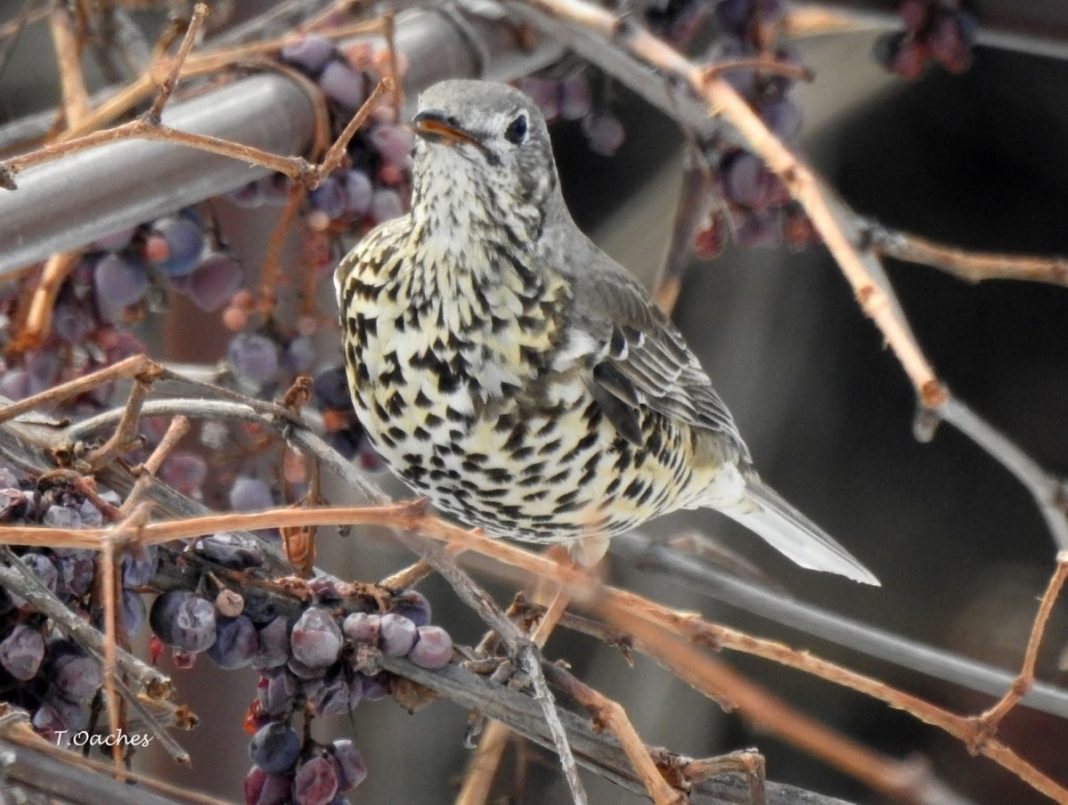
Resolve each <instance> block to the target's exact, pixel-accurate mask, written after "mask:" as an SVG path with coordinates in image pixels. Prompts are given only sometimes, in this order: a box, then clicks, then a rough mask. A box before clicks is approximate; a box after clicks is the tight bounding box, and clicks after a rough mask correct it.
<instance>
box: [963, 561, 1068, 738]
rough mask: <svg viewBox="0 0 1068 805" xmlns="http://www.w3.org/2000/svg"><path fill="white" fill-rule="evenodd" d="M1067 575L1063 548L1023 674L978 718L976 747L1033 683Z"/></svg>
mask: <svg viewBox="0 0 1068 805" xmlns="http://www.w3.org/2000/svg"><path fill="white" fill-rule="evenodd" d="M1066 577H1068V551H1061V552H1060V554H1058V556H1057V567H1056V569H1055V570H1054V571H1053V575H1052V576H1051V577H1050V580H1049V585H1048V586H1047V587H1046V592H1045V593H1043V594H1042V600H1041V602H1040V603H1039V607H1038V612H1037V613H1036V614H1035V621H1034V624H1032V626H1031V635H1030V636H1029V637H1028V639H1027V649H1026V651H1025V652H1024V659H1023V665H1022V666H1021V668H1020V674H1019V676H1017V677H1016V681H1015V682H1013V684H1012V686H1011V687H1010V688H1009V689H1008V690H1007V691H1006V692H1005V695H1004V696H1002V697H1001V699H1000V700H999V701H998V702H997V703H996V704H995V705H994V706H993V707H991V708H990V709H988V710H986V711H984V712H983V713H982V714H981V715H979V716H977V717H976V734H975V736H974V738H973V739H972V741H971V746H972V749H973V750H975V749H976V748H978V747H979V746H980V745H981V744H982V743H983V742H984V741H986V740H987V739H988V738H989V737H990V736H992V735H994V734H995V733H996V732H997V729H998V725H999V724H1000V723H1001V721H1002V719H1003V718H1005V716H1007V715H1008V714H1009V713H1010V712H1011V711H1012V709H1013V708H1014V707H1016V705H1017V704H1019V702H1020V700H1021V699H1022V698H1023V697H1024V694H1026V693H1027V692H1028V691H1029V690H1030V689H1031V686H1032V685H1034V683H1035V663H1036V662H1037V661H1038V649H1039V647H1040V646H1041V645H1042V636H1043V635H1044V634H1045V632H1046V624H1047V623H1048V622H1049V616H1050V613H1052V612H1053V605H1054V604H1055V603H1056V601H1057V596H1059V595H1060V593H1061V588H1062V587H1064V580H1065V578H1066Z"/></svg>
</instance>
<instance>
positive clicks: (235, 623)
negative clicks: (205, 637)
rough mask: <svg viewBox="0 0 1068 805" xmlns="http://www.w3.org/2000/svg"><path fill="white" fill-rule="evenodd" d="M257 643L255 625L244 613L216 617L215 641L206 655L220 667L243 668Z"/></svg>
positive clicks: (249, 660)
mask: <svg viewBox="0 0 1068 805" xmlns="http://www.w3.org/2000/svg"><path fill="white" fill-rule="evenodd" d="M259 645H260V641H259V635H258V634H257V633H256V627H255V626H253V625H252V621H250V620H249V619H248V618H246V617H245V616H244V615H238V616H237V617H236V618H218V619H217V627H216V638H215V642H214V643H212V644H211V647H210V648H209V649H208V656H209V657H211V658H212V659H213V660H214V661H215V664H216V665H218V666H219V667H220V668H244V667H245V666H246V665H248V664H249V663H251V662H252V658H253V657H254V656H256V650H257V649H258V648H259Z"/></svg>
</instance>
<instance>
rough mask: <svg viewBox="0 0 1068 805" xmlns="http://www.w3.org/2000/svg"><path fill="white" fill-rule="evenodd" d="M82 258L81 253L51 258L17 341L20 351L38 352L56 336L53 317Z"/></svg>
mask: <svg viewBox="0 0 1068 805" xmlns="http://www.w3.org/2000/svg"><path fill="white" fill-rule="evenodd" d="M81 256H82V253H81V251H80V250H79V251H73V252H60V253H59V254H53V255H52V256H51V257H49V258H48V261H47V262H46V263H45V266H44V270H43V271H42V272H41V281H40V282H39V283H38V284H37V287H36V288H35V289H34V291H33V298H32V299H31V301H30V310H29V312H28V313H27V314H26V322H25V325H24V326H23V328H22V332H20V333H19V335H18V337H17V339H16V348H17V349H19V350H26V349H36V348H37V347H39V346H41V344H42V343H44V341H45V340H46V339H47V338H48V336H49V335H50V334H51V333H52V314H53V312H54V311H55V307H56V297H57V296H58V295H59V289H60V288H62V287H63V283H64V282H66V280H67V277H69V276H70V272H71V271H73V270H74V267H75V266H76V265H78V261H79V260H80V259H81Z"/></svg>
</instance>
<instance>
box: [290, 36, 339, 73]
mask: <svg viewBox="0 0 1068 805" xmlns="http://www.w3.org/2000/svg"><path fill="white" fill-rule="evenodd" d="M335 53H337V48H336V47H334V43H333V42H331V41H330V40H329V39H324V38H323V37H321V36H314V35H313V36H305V37H301V38H300V39H298V40H296V41H295V42H291V43H290V44H288V45H286V46H285V47H283V48H282V51H281V56H282V59H283V60H284V61H287V62H289V63H290V64H295V65H296V66H297V67H300V68H301V69H302V70H306V71H307V72H309V73H317V72H319V71H320V70H322V69H323V67H325V66H326V63H327V62H328V61H330V60H331V59H332V58H334V54H335Z"/></svg>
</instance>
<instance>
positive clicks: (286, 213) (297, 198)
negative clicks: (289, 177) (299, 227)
mask: <svg viewBox="0 0 1068 805" xmlns="http://www.w3.org/2000/svg"><path fill="white" fill-rule="evenodd" d="M307 193H308V188H307V187H306V186H305V185H303V184H299V183H293V184H291V185H290V186H289V188H288V190H287V191H286V204H285V206H284V207H283V208H282V214H281V215H279V216H278V220H277V221H276V222H275V225H274V227H273V228H272V229H271V234H270V236H269V237H268V238H267V254H266V255H265V256H264V258H263V268H262V269H261V271H260V299H259V303H258V305H257V307H258V309H259V312H260V314H261V315H262V316H263V317H264V318H270V316H271V315H272V314H273V313H274V308H275V305H276V304H277V303H278V276H279V274H280V273H281V265H282V248H283V247H284V246H285V242H286V238H287V237H288V236H289V229H290V227H291V226H292V225H293V221H294V219H296V217H297V213H298V212H299V211H300V205H301V204H303V203H304V197H305V196H306V195H307Z"/></svg>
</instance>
